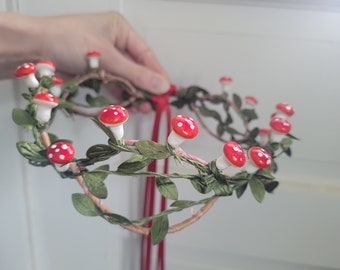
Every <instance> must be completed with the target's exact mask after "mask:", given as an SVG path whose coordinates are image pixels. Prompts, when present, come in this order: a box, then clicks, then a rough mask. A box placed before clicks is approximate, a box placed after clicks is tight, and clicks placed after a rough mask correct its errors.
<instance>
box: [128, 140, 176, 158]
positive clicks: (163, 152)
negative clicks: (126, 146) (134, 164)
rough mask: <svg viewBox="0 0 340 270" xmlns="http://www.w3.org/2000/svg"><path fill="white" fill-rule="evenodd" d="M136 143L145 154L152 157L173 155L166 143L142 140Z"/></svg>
mask: <svg viewBox="0 0 340 270" xmlns="http://www.w3.org/2000/svg"><path fill="white" fill-rule="evenodd" d="M135 145H136V148H137V149H138V151H139V152H140V153H141V154H142V155H143V156H145V157H147V158H150V159H165V158H168V157H170V156H171V152H170V151H169V149H168V148H167V147H166V146H165V145H162V144H160V143H157V142H154V141H148V140H140V141H137V142H136V144H135Z"/></svg>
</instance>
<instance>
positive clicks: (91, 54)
mask: <svg viewBox="0 0 340 270" xmlns="http://www.w3.org/2000/svg"><path fill="white" fill-rule="evenodd" d="M100 55H101V54H100V52H97V51H90V52H88V53H87V54H86V56H87V57H92V56H95V57H99V56H100Z"/></svg>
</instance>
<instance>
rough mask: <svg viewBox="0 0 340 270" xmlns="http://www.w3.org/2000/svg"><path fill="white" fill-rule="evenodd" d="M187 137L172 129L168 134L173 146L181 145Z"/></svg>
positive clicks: (169, 142) (169, 141)
mask: <svg viewBox="0 0 340 270" xmlns="http://www.w3.org/2000/svg"><path fill="white" fill-rule="evenodd" d="M184 140H185V138H183V137H181V136H179V135H178V134H177V133H176V132H175V131H173V130H172V131H171V132H170V134H169V136H168V144H170V145H171V146H172V147H173V148H177V147H178V146H180V144H181V143H182V142H184Z"/></svg>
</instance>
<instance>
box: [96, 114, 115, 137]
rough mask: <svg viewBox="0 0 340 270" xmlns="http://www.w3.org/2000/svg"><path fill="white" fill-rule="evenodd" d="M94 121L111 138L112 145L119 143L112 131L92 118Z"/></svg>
mask: <svg viewBox="0 0 340 270" xmlns="http://www.w3.org/2000/svg"><path fill="white" fill-rule="evenodd" d="M92 121H93V122H94V123H95V124H96V125H97V126H98V127H99V128H100V129H101V130H102V131H104V133H105V134H106V135H107V136H108V137H109V138H110V140H111V142H112V143H117V140H116V137H115V135H113V133H112V131H111V129H109V128H108V127H107V126H105V125H104V124H102V123H101V122H100V121H99V120H98V119H96V118H92Z"/></svg>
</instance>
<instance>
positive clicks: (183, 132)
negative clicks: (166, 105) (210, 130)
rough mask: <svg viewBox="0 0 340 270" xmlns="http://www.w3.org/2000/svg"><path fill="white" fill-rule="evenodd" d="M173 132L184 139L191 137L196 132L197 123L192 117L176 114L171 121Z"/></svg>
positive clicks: (195, 134)
mask: <svg viewBox="0 0 340 270" xmlns="http://www.w3.org/2000/svg"><path fill="white" fill-rule="evenodd" d="M171 125H172V129H173V130H174V132H175V133H176V134H177V135H179V136H180V137H183V138H185V139H192V138H194V137H196V136H197V134H198V125H197V123H196V122H195V120H194V119H192V118H191V117H189V116H186V115H182V114H179V115H176V116H175V117H174V118H172V121H171Z"/></svg>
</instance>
